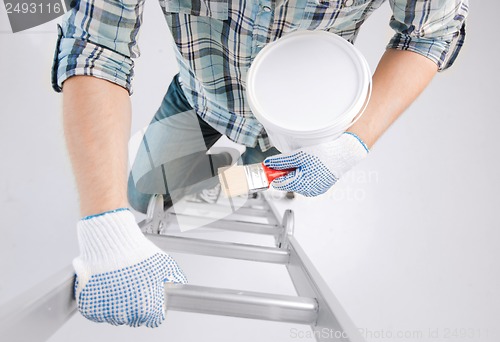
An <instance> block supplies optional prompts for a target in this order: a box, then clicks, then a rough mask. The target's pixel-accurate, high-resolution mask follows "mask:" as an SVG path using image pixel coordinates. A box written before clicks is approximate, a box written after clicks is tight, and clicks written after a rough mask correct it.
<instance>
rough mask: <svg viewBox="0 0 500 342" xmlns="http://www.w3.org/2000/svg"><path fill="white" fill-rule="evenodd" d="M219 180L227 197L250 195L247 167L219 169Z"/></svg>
mask: <svg viewBox="0 0 500 342" xmlns="http://www.w3.org/2000/svg"><path fill="white" fill-rule="evenodd" d="M219 179H220V184H221V187H222V191H223V192H224V194H225V195H226V196H227V197H235V196H240V195H244V194H248V192H249V188H248V181H247V175H246V172H245V166H243V165H234V166H231V167H221V168H219Z"/></svg>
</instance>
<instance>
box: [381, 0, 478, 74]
mask: <svg viewBox="0 0 500 342" xmlns="http://www.w3.org/2000/svg"><path fill="white" fill-rule="evenodd" d="M389 3H390V5H391V8H392V10H393V16H392V17H391V21H390V26H391V27H392V28H393V29H394V30H395V31H396V34H395V35H394V36H393V37H392V39H391V40H390V42H389V44H388V45H387V48H392V49H397V50H408V51H413V52H416V53H418V54H421V55H423V56H425V57H427V58H429V59H430V60H432V61H433V62H434V63H436V64H437V66H438V70H439V71H442V70H445V69H447V68H449V67H450V66H451V65H452V64H453V62H454V61H455V59H456V57H457V55H458V53H459V52H460V49H461V47H462V45H463V43H464V40H465V18H466V16H467V12H468V0H390V1H389Z"/></svg>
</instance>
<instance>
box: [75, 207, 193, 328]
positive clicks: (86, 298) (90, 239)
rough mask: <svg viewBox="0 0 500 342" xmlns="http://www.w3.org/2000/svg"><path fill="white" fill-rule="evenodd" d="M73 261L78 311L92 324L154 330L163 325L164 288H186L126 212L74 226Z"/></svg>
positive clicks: (170, 261)
mask: <svg viewBox="0 0 500 342" xmlns="http://www.w3.org/2000/svg"><path fill="white" fill-rule="evenodd" d="M78 241H79V244H80V252H81V254H80V256H79V257H77V258H75V259H74V260H73V266H74V268H75V271H76V281H75V296H76V300H77V304H78V310H79V311H80V313H81V314H82V315H83V316H85V317H86V318H88V319H90V320H92V321H95V322H107V323H110V324H113V325H122V324H127V325H129V326H133V327H137V326H140V325H146V326H147V327H151V328H154V327H157V326H158V325H159V324H161V323H162V322H163V320H164V319H165V296H164V284H165V282H174V283H182V284H184V283H186V282H187V280H186V277H185V276H184V274H183V273H182V270H181V269H180V268H179V266H178V265H177V263H176V262H175V260H173V259H172V258H171V257H170V256H169V255H168V254H166V253H165V252H163V251H162V250H160V249H159V248H158V247H157V246H155V245H154V244H153V243H152V242H151V241H149V240H148V239H146V237H145V236H144V235H143V234H142V232H141V231H140V229H139V227H138V226H137V224H136V223H135V218H134V216H133V215H132V213H131V212H130V211H128V209H125V208H123V209H117V210H114V211H111V212H107V213H104V214H100V215H96V216H91V217H87V218H84V219H82V220H81V221H80V222H79V223H78Z"/></svg>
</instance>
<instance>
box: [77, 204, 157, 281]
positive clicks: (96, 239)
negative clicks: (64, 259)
mask: <svg viewBox="0 0 500 342" xmlns="http://www.w3.org/2000/svg"><path fill="white" fill-rule="evenodd" d="M77 236H78V242H79V246H80V256H79V257H78V258H76V259H75V260H74V261H73V264H74V266H75V269H76V268H79V267H78V265H80V266H82V265H85V267H86V268H89V269H92V273H102V272H107V271H109V270H114V269H120V268H123V267H125V266H129V265H133V264H136V263H138V262H140V261H141V260H144V259H145V258H148V257H150V256H151V255H153V254H155V253H157V252H159V251H160V250H159V248H158V247H156V246H155V245H154V244H153V243H152V242H150V241H149V240H147V239H146V237H145V236H144V234H143V233H142V232H141V230H140V228H139V226H138V225H137V223H136V222H135V217H134V215H133V214H132V213H131V212H130V211H129V210H127V209H125V210H114V211H111V212H107V213H103V214H99V215H94V216H89V217H85V218H83V219H82V220H80V221H79V222H78V224H77Z"/></svg>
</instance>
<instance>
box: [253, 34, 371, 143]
mask: <svg viewBox="0 0 500 342" xmlns="http://www.w3.org/2000/svg"><path fill="white" fill-rule="evenodd" d="M371 84H372V83H371V72H370V69H369V67H368V63H367V62H366V60H365V58H364V57H363V56H362V55H361V53H360V52H359V51H358V50H357V49H356V48H355V47H354V46H353V45H352V44H350V43H349V42H347V41H346V40H345V39H343V38H341V37H339V36H337V35H335V34H333V33H329V32H325V31H295V32H293V33H289V34H287V35H285V36H283V37H281V38H280V39H278V40H277V41H275V42H273V43H270V44H268V45H267V46H265V47H264V48H263V49H262V50H261V51H260V52H259V53H258V54H257V56H256V58H255V60H254V61H253V63H252V65H251V66H250V70H249V71H248V77H247V84H246V92H247V98H248V101H249V105H250V108H251V109H252V112H253V114H254V115H255V117H256V118H257V120H259V121H260V123H262V125H263V126H264V128H265V129H266V131H267V133H268V135H269V137H270V139H271V142H272V143H273V145H274V146H275V147H276V148H277V149H278V150H280V151H281V152H284V153H287V152H291V151H293V150H295V149H297V148H300V147H304V146H310V145H315V144H319V143H322V142H327V141H331V140H333V139H335V138H337V137H338V136H340V135H341V134H342V133H343V132H345V131H346V130H347V129H348V128H349V127H350V126H351V125H352V124H353V123H354V122H355V121H356V120H357V119H359V117H360V116H361V114H362V113H363V111H364V110H365V108H366V106H367V104H368V101H369V99H370V95H371Z"/></svg>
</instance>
